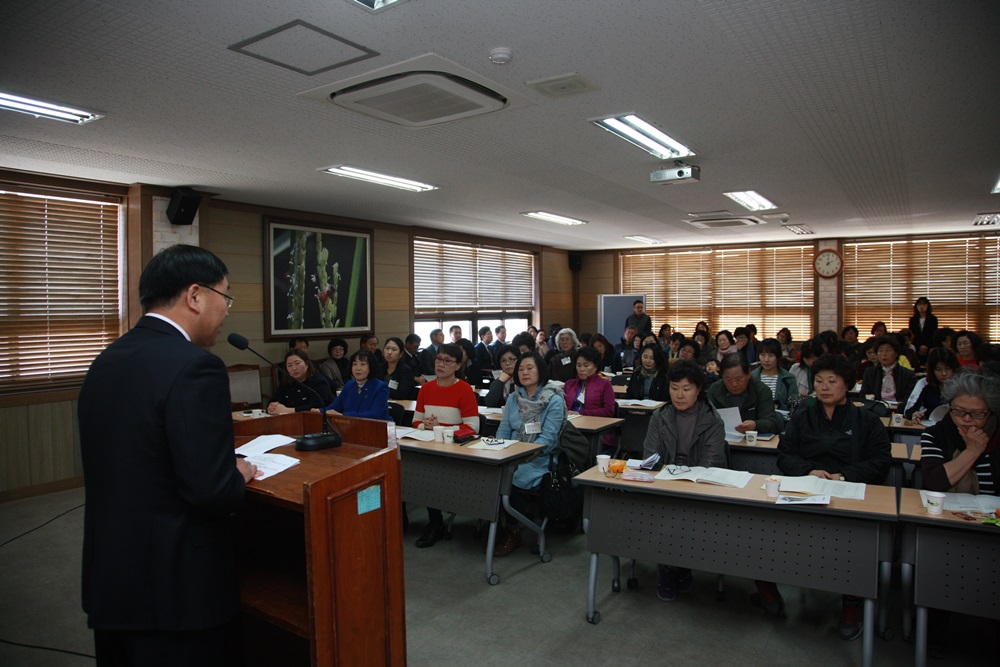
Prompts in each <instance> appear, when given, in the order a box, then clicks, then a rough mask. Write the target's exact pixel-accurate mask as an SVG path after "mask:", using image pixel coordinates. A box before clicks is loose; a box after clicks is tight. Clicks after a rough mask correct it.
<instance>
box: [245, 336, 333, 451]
mask: <svg viewBox="0 0 1000 667" xmlns="http://www.w3.org/2000/svg"><path fill="white" fill-rule="evenodd" d="M228 340H229V344H230V345H232V346H233V347H235V348H236V349H238V350H249V351H250V352H252V353H254V354H256V355H257V356H258V357H260V358H261V359H263V360H264V361H266V362H267V364H268V365H269V366H270V367H271V368H273V369H275V370H276V371H278V372H279V373H281V374H283V375H284V376H285V377H287V378H288V379H289V380H291V381H292V382H294V383H295V384H297V385H298V386H299V387H301V388H303V389H305V390H306V391H307V392H309V393H310V394H312V395H313V396H315V397H316V398H317V400H318V401H319V404H320V408H319V411H320V414H322V415H323V431H322V432H320V433H309V434H307V435H303V436H302V437H301V438H299V439H297V440H296V441H295V449H297V450H299V451H300V452H318V451H320V450H323V449H330V448H333V447H340V445H341V442H342V438H341V435H340V432H339V431H337V429H336V427H334V426H333V425H332V424H330V423H329V419H328V417H327V416H326V405H324V404H325V401H324V400H323V397H322V396H320V395H319V393H318V392H317V391H316V390H315V389H313V388H312V387H310V386H309V385H307V384H306V383H304V382H300V381H299V380H296V379H295V378H294V377H292V376H291V374H289V372H288V371H286V370H285V369H284V368H281V367H280V366H278V365H277V364H276V363H274V362H273V361H271V360H270V359H268V358H267V357H265V356H264V355H262V354H260V353H259V352H257V350H254V349H253V348H252V347H250V345H248V344H247V339H246V338H244V337H243V336H240V335H239V334H235V333H233V334H229V338H228ZM331 429H332V430H331Z"/></svg>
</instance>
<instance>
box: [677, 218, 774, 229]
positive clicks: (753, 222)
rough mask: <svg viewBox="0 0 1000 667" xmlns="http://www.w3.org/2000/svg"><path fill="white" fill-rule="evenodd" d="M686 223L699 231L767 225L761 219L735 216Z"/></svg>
mask: <svg viewBox="0 0 1000 667" xmlns="http://www.w3.org/2000/svg"><path fill="white" fill-rule="evenodd" d="M684 222H686V223H688V224H689V225H692V226H694V227H697V228H698V229H724V228H731V227H756V226H757V225H763V224H767V223H765V222H764V221H763V220H761V219H760V218H755V217H753V216H749V215H748V216H740V217H737V216H733V217H728V218H699V219H697V220H685V221H684Z"/></svg>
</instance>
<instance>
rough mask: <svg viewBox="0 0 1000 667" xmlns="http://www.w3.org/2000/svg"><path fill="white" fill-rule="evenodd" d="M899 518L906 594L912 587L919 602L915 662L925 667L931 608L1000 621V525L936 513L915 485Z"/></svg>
mask: <svg viewBox="0 0 1000 667" xmlns="http://www.w3.org/2000/svg"><path fill="white" fill-rule="evenodd" d="M899 520H900V522H901V523H902V526H903V549H902V556H901V561H902V566H901V575H902V581H903V592H904V594H905V593H907V592H908V591H909V590H911V585H912V591H913V602H914V603H915V604H916V606H917V627H916V631H917V632H916V657H915V663H916V665H917V667H924V665H926V662H927V608H928V607H934V608H935V609H946V610H948V611H955V612H959V613H963V614H971V615H973V616H984V617H986V618H993V619H1000V568H997V563H1000V528H997V527H996V526H991V525H985V524H981V523H977V522H972V521H964V520H962V519H960V518H958V517H956V516H954V515H953V514H952V513H951V512H949V511H948V510H945V511H944V514H942V515H940V516H932V515H930V514H928V513H927V510H925V509H924V507H923V505H922V504H921V502H920V492H919V491H917V490H916V489H903V491H902V495H901V496H900V502H899ZM906 597H908V596H906V595H904V604H905V603H906V601H907V600H906ZM906 608H908V605H906V606H905V607H904V609H906ZM907 629H908V624H904V633H905V631H906V630H907Z"/></svg>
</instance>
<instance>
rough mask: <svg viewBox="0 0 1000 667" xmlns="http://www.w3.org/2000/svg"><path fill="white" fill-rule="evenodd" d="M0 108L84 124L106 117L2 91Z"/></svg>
mask: <svg viewBox="0 0 1000 667" xmlns="http://www.w3.org/2000/svg"><path fill="white" fill-rule="evenodd" d="M0 109H7V110H8V111H17V112H18V113H26V114H28V115H29V116H34V117H35V118H49V119H51V120H61V121H63V122H64V123H76V124H77V125H83V124H84V123H89V122H90V121H92V120H97V119H98V118H104V116H102V115H101V114H98V113H94V112H93V111H83V110H82V109H74V108H72V107H64V106H61V105H59V104H52V103H51V102H42V101H41V100H33V99H31V98H28V97H19V96H17V95H11V94H9V93H0Z"/></svg>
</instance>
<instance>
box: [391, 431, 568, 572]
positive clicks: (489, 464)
mask: <svg viewBox="0 0 1000 667" xmlns="http://www.w3.org/2000/svg"><path fill="white" fill-rule="evenodd" d="M469 444H472V443H469ZM541 448H542V445H537V444H534V443H530V442H518V443H515V444H513V445H511V446H510V447H508V448H507V449H502V450H486V449H469V446H468V444H466V445H449V444H445V443H443V442H420V441H418V440H407V439H406V438H401V439H400V440H399V449H400V450H401V452H402V457H403V500H404V501H405V502H412V503H416V504H418V505H424V506H426V507H440V508H441V509H443V510H447V511H450V512H455V513H457V514H462V515H463V516H471V517H473V518H476V519H482V520H483V521H488V522H489V523H490V530H489V539H488V541H487V543H486V581H487V582H489V584H490V585H491V586H495V585H496V584H498V583H500V576H499V575H498V574H496V573H495V572H493V547H494V546H495V545H496V535H497V519H498V518H499V515H500V504H501V503H503V508H504V509H505V510H507V512H508V513H509V514H510V515H512V516H513V517H514V518H516V519H517V520H518V521H519V522H521V523H522V524H524V525H525V526H527V527H528V528H529V529H530V530H533V531H534V532H535V533H536V534H537V535H538V553H539V556H540V557H541V559H542V562H543V563H547V562H549V561H550V560H552V556H550V555H549V552H548V551H546V549H545V530H544V527H545V524H544V523H543V524H542V526H538V525H537V524H535V522H534V521H531V520H530V519H528V518H527V517H525V516H524V515H522V514H520V513H519V512H517V511H516V510H514V509H512V508H511V506H510V489H511V486H512V480H513V477H514V469H515V468H517V466H518V465H519V464H520V463H522V462H523V461H524V460H525V459H527V458H528V457H529V456H531V455H532V454H534V453H535V452H536V451H538V450H540V449H541Z"/></svg>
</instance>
